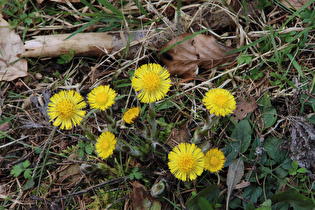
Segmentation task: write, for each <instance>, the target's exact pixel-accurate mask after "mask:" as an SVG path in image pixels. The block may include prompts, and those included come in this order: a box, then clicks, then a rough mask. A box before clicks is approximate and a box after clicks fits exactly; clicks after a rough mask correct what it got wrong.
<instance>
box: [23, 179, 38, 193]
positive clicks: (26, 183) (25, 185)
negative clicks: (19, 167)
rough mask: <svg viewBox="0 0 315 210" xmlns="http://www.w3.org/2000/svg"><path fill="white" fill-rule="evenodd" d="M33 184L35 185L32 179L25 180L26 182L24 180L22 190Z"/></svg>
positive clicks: (29, 187)
mask: <svg viewBox="0 0 315 210" xmlns="http://www.w3.org/2000/svg"><path fill="white" fill-rule="evenodd" d="M34 185H35V182H34V180H33V179H30V180H27V182H25V184H24V185H23V189H24V190H28V189H31V188H32V187H33V186H34Z"/></svg>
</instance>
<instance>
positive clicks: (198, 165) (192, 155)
mask: <svg viewBox="0 0 315 210" xmlns="http://www.w3.org/2000/svg"><path fill="white" fill-rule="evenodd" d="M168 159H169V162H168V167H169V168H170V170H171V173H172V174H174V176H175V177H176V178H178V179H180V180H183V181H186V180H187V179H190V180H195V179H196V178H197V176H199V175H200V174H202V172H203V169H204V154H203V153H202V152H201V149H199V148H198V147H196V145H195V144H188V143H181V144H179V145H178V147H175V148H174V149H173V150H172V151H171V152H170V154H169V155H168Z"/></svg>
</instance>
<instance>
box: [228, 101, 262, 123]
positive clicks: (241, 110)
mask: <svg viewBox="0 0 315 210" xmlns="http://www.w3.org/2000/svg"><path fill="white" fill-rule="evenodd" d="M256 108H257V102H256V101H255V99H254V98H253V97H251V98H249V100H248V101H246V100H245V99H244V98H241V99H240V100H238V101H237V106H236V109H235V110H234V112H233V114H234V115H235V117H234V120H242V119H244V118H245V117H246V115H247V114H248V113H250V112H252V111H254V110H255V109H256Z"/></svg>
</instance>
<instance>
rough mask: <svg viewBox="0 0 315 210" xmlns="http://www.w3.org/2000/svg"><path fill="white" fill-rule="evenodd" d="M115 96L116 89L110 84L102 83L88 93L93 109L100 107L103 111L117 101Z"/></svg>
mask: <svg viewBox="0 0 315 210" xmlns="http://www.w3.org/2000/svg"><path fill="white" fill-rule="evenodd" d="M115 97H116V92H115V90H113V89H111V88H110V87H109V86H108V85H105V86H103V85H101V86H98V87H96V88H94V89H93V90H92V91H91V92H90V93H89V94H88V101H89V104H90V106H91V107H92V108H93V109H100V110H101V111H104V110H105V109H108V108H109V107H111V106H112V105H113V104H114V103H115V101H114V99H115Z"/></svg>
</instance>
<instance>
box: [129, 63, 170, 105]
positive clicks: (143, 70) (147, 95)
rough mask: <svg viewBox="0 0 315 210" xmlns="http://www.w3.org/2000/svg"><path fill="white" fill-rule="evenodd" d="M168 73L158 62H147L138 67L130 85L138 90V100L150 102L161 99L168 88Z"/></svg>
mask: <svg viewBox="0 0 315 210" xmlns="http://www.w3.org/2000/svg"><path fill="white" fill-rule="evenodd" d="M169 77H170V73H169V72H168V71H167V70H166V69H165V68H163V67H162V66H161V65H159V64H155V63H149V64H144V65H142V66H141V67H139V68H138V69H137V70H136V71H135V74H134V77H133V78H132V81H131V85H132V87H133V88H134V89H135V91H140V93H139V96H138V97H139V100H140V101H141V102H143V103H152V102H155V101H159V100H161V99H162V98H163V97H165V96H166V93H167V92H168V91H169V90H170V87H171V79H170V78H169Z"/></svg>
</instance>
